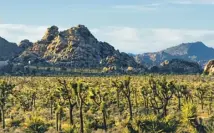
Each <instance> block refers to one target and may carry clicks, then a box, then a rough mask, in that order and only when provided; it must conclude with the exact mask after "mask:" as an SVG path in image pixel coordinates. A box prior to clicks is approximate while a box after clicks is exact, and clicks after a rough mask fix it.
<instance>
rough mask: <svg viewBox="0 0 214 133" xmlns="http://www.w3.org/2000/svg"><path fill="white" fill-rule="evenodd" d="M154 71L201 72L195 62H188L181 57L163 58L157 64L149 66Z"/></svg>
mask: <svg viewBox="0 0 214 133" xmlns="http://www.w3.org/2000/svg"><path fill="white" fill-rule="evenodd" d="M150 71H151V72H155V73H176V74H193V73H201V71H202V70H201V67H200V66H199V64H198V63H196V62H189V61H185V60H182V59H172V60H170V61H167V60H165V61H164V62H162V63H161V64H160V65H159V66H153V67H151V68H150Z"/></svg>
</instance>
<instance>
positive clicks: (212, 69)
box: [204, 60, 214, 75]
mask: <svg viewBox="0 0 214 133" xmlns="http://www.w3.org/2000/svg"><path fill="white" fill-rule="evenodd" d="M204 73H206V74H210V75H213V74H214V60H210V61H209V62H208V63H207V64H206V66H205V67H204Z"/></svg>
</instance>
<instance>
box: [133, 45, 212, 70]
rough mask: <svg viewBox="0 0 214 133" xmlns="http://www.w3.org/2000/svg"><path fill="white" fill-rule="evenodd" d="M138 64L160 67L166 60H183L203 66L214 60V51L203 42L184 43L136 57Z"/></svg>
mask: <svg viewBox="0 0 214 133" xmlns="http://www.w3.org/2000/svg"><path fill="white" fill-rule="evenodd" d="M134 58H135V60H136V61H137V62H141V63H145V64H147V65H148V66H152V65H160V63H161V62H163V61H165V60H172V59H183V60H187V61H194V62H198V63H199V64H200V65H201V66H203V65H204V64H205V63H207V62H208V61H209V60H211V59H213V58H214V49H213V48H210V47H207V46H206V45H205V44H204V43H202V42H193V43H182V44H180V45H177V46H174V47H170V48H167V49H165V50H162V51H160V52H154V53H144V54H138V55H136V56H134Z"/></svg>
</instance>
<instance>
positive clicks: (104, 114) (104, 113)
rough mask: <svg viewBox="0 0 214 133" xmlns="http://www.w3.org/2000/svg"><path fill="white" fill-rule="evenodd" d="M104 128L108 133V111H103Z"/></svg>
mask: <svg viewBox="0 0 214 133" xmlns="http://www.w3.org/2000/svg"><path fill="white" fill-rule="evenodd" d="M102 112H103V126H104V129H105V131H107V124H106V111H105V110H103V111H102Z"/></svg>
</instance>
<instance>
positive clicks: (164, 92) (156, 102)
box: [149, 78, 175, 116]
mask: <svg viewBox="0 0 214 133" xmlns="http://www.w3.org/2000/svg"><path fill="white" fill-rule="evenodd" d="M149 84H150V87H151V89H152V93H153V94H152V97H151V98H150V103H151V105H152V107H153V108H154V109H157V110H158V112H159V110H160V109H163V116H166V115H167V106H168V104H169V101H170V99H172V97H173V94H174V89H175V85H174V83H173V82H172V81H170V82H167V81H166V79H165V78H163V79H162V80H158V81H154V80H153V79H150V80H149Z"/></svg>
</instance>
